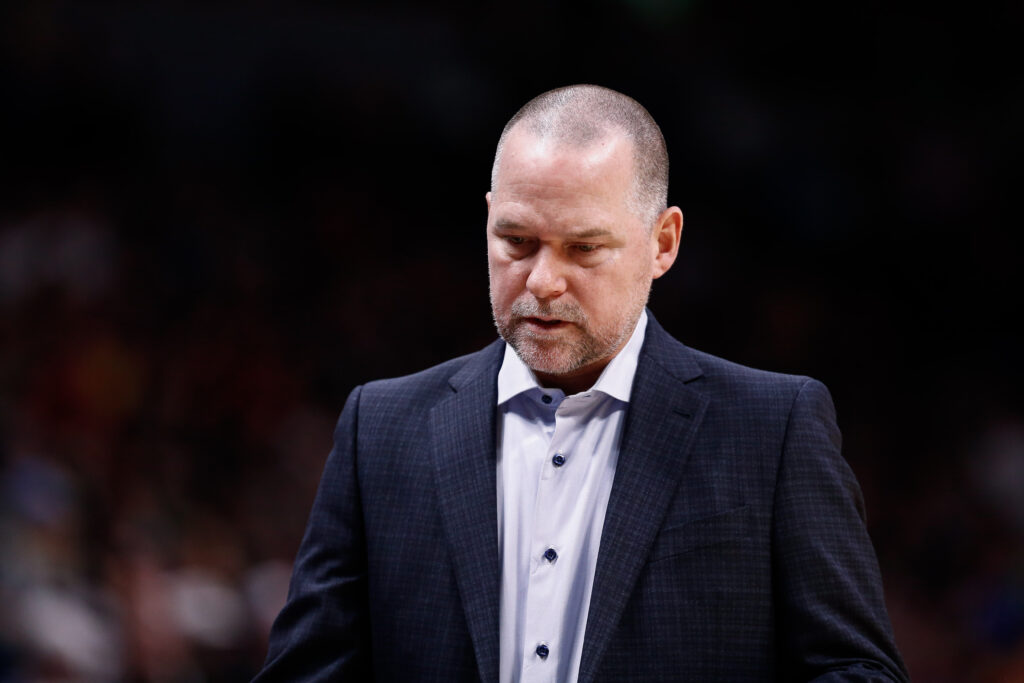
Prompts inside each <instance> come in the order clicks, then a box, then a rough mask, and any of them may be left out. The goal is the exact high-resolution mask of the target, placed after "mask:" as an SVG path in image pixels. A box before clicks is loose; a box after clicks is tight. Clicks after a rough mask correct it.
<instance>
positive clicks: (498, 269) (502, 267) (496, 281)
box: [488, 259, 526, 304]
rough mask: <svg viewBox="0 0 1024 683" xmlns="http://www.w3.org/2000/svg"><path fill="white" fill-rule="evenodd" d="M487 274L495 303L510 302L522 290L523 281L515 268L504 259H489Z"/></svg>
mask: <svg viewBox="0 0 1024 683" xmlns="http://www.w3.org/2000/svg"><path fill="white" fill-rule="evenodd" d="M488 275H489V277H490V284H491V298H492V299H493V300H494V303H495V304H507V303H511V302H512V301H513V300H514V299H515V298H516V297H517V296H518V295H519V292H520V291H521V290H522V288H523V287H522V283H525V281H526V280H525V278H523V277H522V276H521V275H520V274H519V273H518V272H517V269H516V268H515V267H514V266H513V265H511V264H509V263H508V262H506V261H502V260H500V259H498V260H495V259H490V260H489V262H488Z"/></svg>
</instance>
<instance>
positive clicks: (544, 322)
mask: <svg viewBox="0 0 1024 683" xmlns="http://www.w3.org/2000/svg"><path fill="white" fill-rule="evenodd" d="M526 320H527V322H531V323H533V324H534V325H540V326H541V327H558V326H559V325H561V324H563V323H565V321H564V320H559V319H558V318H550V319H549V318H527V319H526Z"/></svg>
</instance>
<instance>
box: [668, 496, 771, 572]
mask: <svg viewBox="0 0 1024 683" xmlns="http://www.w3.org/2000/svg"><path fill="white" fill-rule="evenodd" d="M750 527H751V521H750V508H749V506H747V505H743V506H741V507H738V508H734V509H732V510H726V511H725V512H719V513H717V514H714V515H711V516H709V517H702V518H700V519H695V520H692V521H689V522H685V523H683V524H679V525H675V526H671V527H668V528H664V529H662V530H661V531H660V532H659V533H658V536H657V537H656V538H655V539H654V547H652V548H651V554H650V556H649V558H648V562H657V561H658V560H664V559H666V558H669V557H674V556H676V555H682V554H683V553H689V552H692V551H694V550H697V549H699V548H707V547H710V546H715V545H721V544H723V543H730V542H736V541H740V540H742V539H744V538H749V536H750Z"/></svg>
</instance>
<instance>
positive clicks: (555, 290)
mask: <svg viewBox="0 0 1024 683" xmlns="http://www.w3.org/2000/svg"><path fill="white" fill-rule="evenodd" d="M526 288H527V289H528V290H530V293H531V294H533V295H534V296H535V297H537V298H538V299H551V298H554V297H557V296H559V295H560V294H562V293H563V292H564V291H565V288H566V282H565V274H564V272H563V270H562V265H561V263H560V262H559V260H558V258H557V256H555V255H554V254H551V253H550V251H548V250H546V249H541V250H540V251H538V253H537V255H536V256H535V257H534V262H533V267H532V268H531V269H530V275H529V277H527V278H526Z"/></svg>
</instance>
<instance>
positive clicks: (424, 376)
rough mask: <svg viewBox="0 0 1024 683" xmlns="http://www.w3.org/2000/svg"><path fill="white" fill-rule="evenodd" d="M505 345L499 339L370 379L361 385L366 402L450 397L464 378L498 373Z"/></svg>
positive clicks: (416, 402)
mask: <svg viewBox="0 0 1024 683" xmlns="http://www.w3.org/2000/svg"><path fill="white" fill-rule="evenodd" d="M504 348H505V344H504V342H503V341H501V340H500V339H497V340H495V341H494V342H492V343H491V344H488V345H487V346H486V347H484V348H483V349H481V350H479V351H475V352H473V353H468V354H466V355H464V356H458V357H457V358H452V359H450V360H447V361H445V362H443V363H440V364H438V365H434V366H432V367H429V368H427V369H425V370H420V371H419V372H415V373H412V374H410V375H403V376H401V377H391V378H387V379H378V380H374V381H372V382H367V383H366V384H365V385H364V386H363V387H362V388H361V400H362V402H363V403H364V404H366V403H371V404H372V403H375V402H377V401H388V402H399V403H402V404H408V403H412V404H413V405H419V406H423V405H426V404H432V403H433V402H434V401H436V400H439V399H441V398H443V397H446V396H449V395H450V394H451V392H452V389H453V385H456V384H457V383H458V380H459V379H460V378H462V377H467V376H475V375H477V374H479V373H487V372H491V373H493V374H494V375H495V376H497V372H498V367H499V366H500V364H501V358H502V354H503V353H504Z"/></svg>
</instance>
